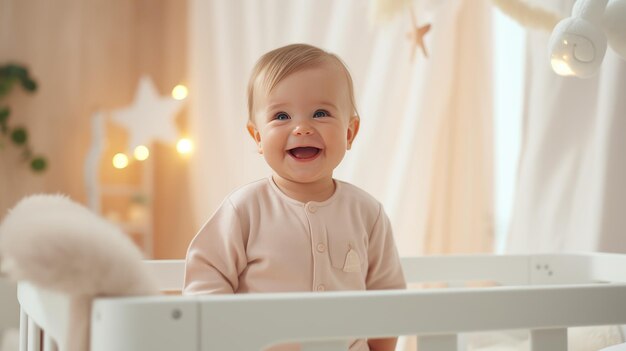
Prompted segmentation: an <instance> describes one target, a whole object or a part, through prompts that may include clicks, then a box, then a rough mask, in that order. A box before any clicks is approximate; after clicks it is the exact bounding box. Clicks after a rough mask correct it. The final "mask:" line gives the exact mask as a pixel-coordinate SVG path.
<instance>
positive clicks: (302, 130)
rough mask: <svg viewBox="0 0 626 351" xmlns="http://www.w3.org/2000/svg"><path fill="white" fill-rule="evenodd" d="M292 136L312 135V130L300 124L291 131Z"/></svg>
mask: <svg viewBox="0 0 626 351" xmlns="http://www.w3.org/2000/svg"><path fill="white" fill-rule="evenodd" d="M293 134H294V135H311V134H313V128H311V126H309V125H306V124H300V125H298V126H296V127H295V128H294V129H293Z"/></svg>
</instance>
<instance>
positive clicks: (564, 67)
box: [550, 58, 574, 76]
mask: <svg viewBox="0 0 626 351" xmlns="http://www.w3.org/2000/svg"><path fill="white" fill-rule="evenodd" d="M550 64H551V65H552V69H553V70H554V72H556V74H558V75H561V76H573V75H574V71H572V68H571V67H570V66H569V64H568V63H567V62H565V61H563V60H561V59H559V58H552V60H550Z"/></svg>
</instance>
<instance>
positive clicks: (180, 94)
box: [172, 84, 189, 100]
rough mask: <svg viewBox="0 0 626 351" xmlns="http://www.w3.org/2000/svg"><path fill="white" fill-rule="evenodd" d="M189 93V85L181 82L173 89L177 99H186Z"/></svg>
mask: <svg viewBox="0 0 626 351" xmlns="http://www.w3.org/2000/svg"><path fill="white" fill-rule="evenodd" d="M188 94H189V90H187V87H186V86H184V85H182V84H179V85H177V86H175V87H174V89H172V97H173V98H174V99H176V100H184V99H185V98H186V97H187V95H188Z"/></svg>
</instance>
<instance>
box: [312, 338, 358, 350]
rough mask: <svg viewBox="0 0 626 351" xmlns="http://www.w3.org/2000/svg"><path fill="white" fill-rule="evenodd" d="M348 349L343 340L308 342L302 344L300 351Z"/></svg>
mask: <svg viewBox="0 0 626 351" xmlns="http://www.w3.org/2000/svg"><path fill="white" fill-rule="evenodd" d="M348 347H349V345H348V342H347V341H345V340H335V341H309V342H303V343H302V348H301V351H347V350H348Z"/></svg>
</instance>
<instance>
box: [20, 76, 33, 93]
mask: <svg viewBox="0 0 626 351" xmlns="http://www.w3.org/2000/svg"><path fill="white" fill-rule="evenodd" d="M21 82H22V87H24V89H26V90H27V91H30V92H33V91H35V90H37V83H35V81H34V80H32V79H30V78H26V79H22V80H21Z"/></svg>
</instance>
